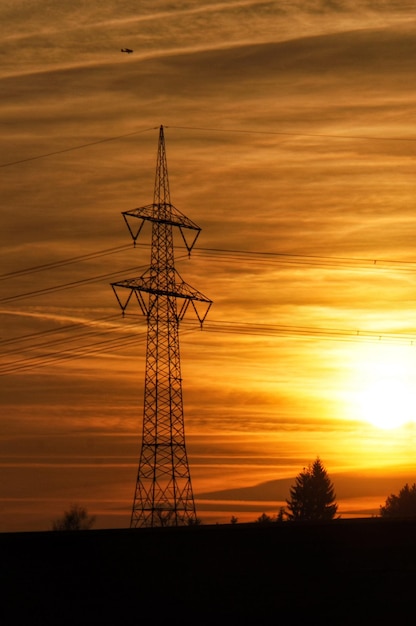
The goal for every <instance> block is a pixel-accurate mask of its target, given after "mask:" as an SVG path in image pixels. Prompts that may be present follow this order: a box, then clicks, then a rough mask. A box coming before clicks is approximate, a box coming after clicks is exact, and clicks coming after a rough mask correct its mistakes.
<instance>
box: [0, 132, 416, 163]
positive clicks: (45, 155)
mask: <svg viewBox="0 0 416 626" xmlns="http://www.w3.org/2000/svg"><path fill="white" fill-rule="evenodd" d="M158 128H159V127H158V126H152V127H150V128H144V129H142V130H135V131H132V132H130V133H124V134H122V135H116V136H114V137H106V138H104V139H97V140H96V141H90V142H88V143H83V144H78V145H76V146H70V147H68V148H62V149H61V150H54V151H53V152H45V153H43V154H38V155H35V156H32V157H26V158H24V159H19V160H17V161H9V162H8V163H1V164H0V167H11V166H12V165H19V164H21V163H27V162H28V161H37V160H38V159H46V158H48V157H50V156H55V155H57V154H64V153H65V152H72V151H74V150H82V149H83V148H88V147H90V146H96V145H98V144H101V143H107V142H109V141H116V140H118V139H124V138H125V137H131V136H133V135H139V134H142V133H146V132H148V131H150V130H157V129H158ZM165 128H173V129H175V130H190V131H204V132H215V133H239V134H249V135H269V136H270V135H273V136H279V135H282V136H286V137H314V138H322V139H358V140H363V141H373V140H374V141H406V142H415V141H416V137H379V136H375V135H338V134H331V133H305V132H302V133H301V132H294V131H273V130H256V129H246V128H212V127H208V126H165Z"/></svg>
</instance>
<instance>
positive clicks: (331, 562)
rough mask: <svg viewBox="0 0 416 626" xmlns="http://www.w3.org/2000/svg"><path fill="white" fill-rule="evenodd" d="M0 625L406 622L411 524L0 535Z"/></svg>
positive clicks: (413, 579)
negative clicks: (0, 598) (0, 601)
mask: <svg viewBox="0 0 416 626" xmlns="http://www.w3.org/2000/svg"><path fill="white" fill-rule="evenodd" d="M0 550H1V580H0V582H1V593H2V598H3V599H2V604H1V612H0V624H2V626H8V625H9V624H13V625H15V624H17V625H20V624H31V625H34V626H37V625H39V626H48V625H50V624H51V625H53V626H60V625H66V624H72V625H73V626H78V625H84V624H88V625H95V624H97V625H98V624H99V625H107V624H112V625H114V626H116V625H119V624H120V625H123V626H128V625H130V624H132V625H136V624H137V625H140V624H149V625H155V624H195V625H217V624H220V625H221V624H226V625H228V626H230V625H234V624H235V625H238V626H240V625H244V624H250V625H251V624H252V625H253V626H258V625H262V624H268V625H269V624H282V623H284V624H285V625H287V624H293V625H295V626H298V625H303V624H312V625H314V624H334V625H339V624H350V625H352V626H357V625H359V624H365V625H371V624H377V626H380V625H383V624H388V623H393V624H397V625H398V624H400V625H402V624H409V625H410V624H412V625H413V624H414V623H415V622H416V520H413V521H386V520H382V519H366V520H336V521H333V522H329V523H318V524H305V523H303V524H296V523H293V522H284V523H281V524H271V525H266V526H261V525H259V524H236V525H234V526H231V525H230V526H227V525H224V526H222V525H219V526H199V527H189V528H165V529H154V530H152V529H141V530H95V531H94V530H91V531H81V532H73V533H64V532H44V533H13V534H8V533H4V534H0Z"/></svg>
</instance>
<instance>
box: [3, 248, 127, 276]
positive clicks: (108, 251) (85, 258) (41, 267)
mask: <svg viewBox="0 0 416 626" xmlns="http://www.w3.org/2000/svg"><path fill="white" fill-rule="evenodd" d="M129 248H131V244H124V245H123V246H117V247H115V248H105V249H104V250H97V251H96V252H89V253H87V254H81V255H78V256H74V257H69V258H68V259H61V260H60V261H52V262H51V263H43V264H42V265H33V266H32V267H27V268H24V269H21V270H15V271H12V272H6V273H4V274H0V280H8V279H9V278H17V277H18V276H24V275H26V274H33V273H35V272H44V271H45V270H50V269H56V268H59V267H63V266H65V265H71V264H72V263H79V262H80V261H89V260H91V259H97V258H99V257H103V256H108V255H110V254H115V253H116V252H121V251H123V250H127V249H129Z"/></svg>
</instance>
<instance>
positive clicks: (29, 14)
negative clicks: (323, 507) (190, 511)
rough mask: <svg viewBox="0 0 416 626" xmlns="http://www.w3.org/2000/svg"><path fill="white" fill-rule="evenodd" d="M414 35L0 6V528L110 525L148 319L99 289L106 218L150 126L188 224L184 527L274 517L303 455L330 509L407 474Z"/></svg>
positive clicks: (140, 164)
mask: <svg viewBox="0 0 416 626" xmlns="http://www.w3.org/2000/svg"><path fill="white" fill-rule="evenodd" d="M415 18H416V9H415V7H414V5H413V3H410V2H408V3H406V2H400V3H398V2H397V3H396V2H387V1H386V2H380V1H377V2H376V1H370V0H368V1H367V2H354V1H348V0H345V1H343V2H342V1H339V2H325V1H323V0H322V1H319V0H316V1H314V2H309V1H308V2H306V0H303V1H299V2H292V1H289V0H288V1H287V2H284V1H283V2H255V1H252V2H251V1H240V2H238V1H236V2H233V1H230V2H200V3H198V6H195V3H194V2H190V1H189V2H186V1H185V2H181V3H176V4H175V8H174V9H172V8H170V4H169V3H167V2H165V1H163V0H160V1H155V0H152V2H150V0H149V1H148V2H147V1H144V2H140V6H139V7H138V6H137V2H123V3H122V6H120V3H116V2H115V1H114V0H102V1H101V2H94V1H93V2H90V3H88V5H86V4H85V3H83V2H76V1H75V2H74V1H72V2H71V3H69V2H67V1H66V0H65V1H62V2H60V3H56V2H53V1H52V0H49V1H47V0H44V1H43V2H42V3H33V2H25V1H23V0H13V2H3V3H2V6H1V7H0V30H1V31H2V32H1V38H0V54H1V60H2V62H1V64H0V86H1V93H2V98H1V101H0V128H1V137H2V142H1V145H2V149H1V159H0V165H1V166H2V167H1V168H0V169H1V174H0V176H1V189H2V213H1V215H2V218H1V219H2V228H1V229H0V238H1V247H0V256H1V263H2V270H1V274H2V276H0V278H1V281H0V285H1V291H0V315H1V326H2V332H1V336H0V341H1V345H2V348H3V351H2V360H1V363H0V373H1V374H2V376H1V390H2V393H1V403H2V410H1V416H0V420H1V428H0V465H1V468H2V476H3V480H2V481H1V486H0V530H1V531H9V530H32V529H34V530H42V529H47V528H49V527H50V523H51V520H52V519H54V518H55V517H57V516H59V515H60V514H61V513H62V511H63V510H64V509H65V508H66V507H67V506H69V505H70V504H71V503H72V502H77V503H79V504H82V505H84V506H87V508H88V510H89V511H90V512H91V513H93V514H96V515H97V527H117V526H119V527H126V526H128V524H129V518H130V509H131V505H132V498H133V493H134V487H135V480H136V472H137V462H138V455H139V434H140V429H141V419H142V415H141V414H142V392H143V375H144V338H145V326H144V323H143V320H142V319H140V318H139V317H138V315H136V312H135V311H134V310H133V309H130V310H129V314H128V315H127V316H126V318H125V319H124V320H123V319H122V318H121V316H120V313H119V308H118V305H117V302H116V301H115V298H114V296H113V293H112V291H111V288H110V286H109V283H110V282H111V281H114V280H117V279H121V278H130V277H132V276H135V275H138V274H139V273H141V272H140V271H139V269H138V268H140V267H142V266H144V265H146V264H147V263H148V254H149V248H148V247H146V246H144V245H139V246H137V247H136V248H135V249H134V248H133V247H132V246H130V245H129V244H130V238H129V234H128V232H127V229H126V228H125V225H124V223H123V220H122V218H121V211H126V210H130V209H133V208H135V207H139V206H142V205H145V204H148V203H149V202H151V200H152V197H153V182H154V171H155V160H156V150H157V138H158V131H157V129H158V127H159V125H160V124H163V125H164V126H165V137H166V146H167V156H168V165H169V174H170V184H171V197H172V202H173V203H174V204H175V206H176V207H177V208H178V209H179V210H180V211H182V212H183V213H185V215H187V216H188V217H189V218H190V219H192V220H193V221H195V222H196V223H197V224H198V225H200V226H201V227H202V233H201V235H200V238H199V240H198V243H197V246H196V249H195V252H194V253H193V255H192V257H191V259H190V260H189V259H187V258H182V256H183V250H181V249H180V248H178V251H177V269H178V270H179V272H180V274H181V275H182V276H183V278H184V279H185V280H186V281H187V282H188V283H190V284H191V285H193V286H194V287H196V288H197V289H199V290H200V291H201V292H202V293H204V294H205V295H207V296H208V297H210V298H212V299H213V301H214V306H213V308H212V309H211V311H210V314H209V318H208V320H207V323H206V327H205V330H204V332H200V331H199V330H198V329H197V328H196V325H195V323H194V321H193V320H192V319H188V320H187V321H186V322H185V323H184V324H183V327H182V334H181V354H182V374H183V379H184V383H183V384H184V401H185V419H186V434H187V445H188V455H189V460H190V465H191V475H192V480H193V486H194V493H195V497H196V501H197V509H198V514H199V516H200V517H201V518H202V520H203V521H204V520H205V521H217V520H218V521H229V519H230V517H231V515H236V516H237V517H238V518H239V519H241V520H243V519H255V518H256V517H258V515H260V513H262V512H263V511H268V512H270V513H275V512H277V511H278V508H279V506H280V504H281V503H282V502H283V501H284V499H285V498H286V497H287V496H288V485H289V484H290V482H291V481H293V480H294V477H295V476H296V474H297V473H298V472H299V471H301V470H302V468H303V467H304V466H306V465H308V464H309V463H310V462H311V461H313V460H314V459H315V458H316V456H318V455H319V456H320V457H321V459H322V461H323V463H324V465H325V466H326V468H327V470H328V472H329V474H330V476H331V478H332V479H333V481H334V483H335V490H336V492H337V496H338V500H339V504H340V513H341V515H343V516H347V515H371V514H374V513H377V511H378V507H379V505H380V504H383V503H384V501H385V498H386V497H387V495H388V494H389V493H391V492H392V491H396V492H397V491H398V490H399V488H400V487H401V486H402V485H403V484H404V483H405V482H414V481H415V480H416V462H415V455H414V449H415V445H414V444H415V434H414V428H415V423H416V399H415V397H414V395H415V392H414V390H416V330H415V326H414V308H415V292H414V285H413V283H414V276H415V272H416V254H415V252H414V249H413V246H414V241H415V234H416V232H415V231H416V222H415V219H414V210H413V204H414V197H415V191H416V189H415V182H414V180H415V179H414V154H415V150H416V133H415V132H414V128H413V118H414V109H415V105H416V92H415V89H414V80H413V75H414V58H415V48H416V38H415V34H416V32H415V31H416V22H415ZM125 46H127V47H130V48H133V49H134V53H133V54H131V55H124V54H121V52H120V48H122V47H125ZM106 140H109V141H106ZM47 155H49V156H47ZM142 242H143V243H144V242H145V238H143V239H142ZM109 249H114V250H113V251H112V252H111V253H108V254H107V253H106V254H103V251H106V250H109ZM86 255H90V256H89V257H88V258H87V257H86ZM75 257H82V259H78V260H76V259H75ZM70 259H73V260H74V261H73V262H71V263H69V262H67V261H68V260H70ZM44 265H45V266H47V267H42V268H40V267H39V266H44ZM36 268H37V269H36ZM35 269H36V271H34V270H35ZM26 270H30V271H26ZM32 270H33V271H32ZM58 288H59V289H58ZM25 294H26V295H25ZM27 294H30V295H27ZM21 296H25V297H21ZM137 314H138V311H137ZM105 342H107V343H105ZM75 356H77V357H78V358H73V357H75ZM392 416H393V418H394V423H391V418H392ZM380 420H383V421H384V423H383V425H384V426H387V427H388V428H387V429H386V428H380ZM374 421H376V422H377V424H374V423H372V422H374ZM393 426H395V427H393ZM274 480H275V481H277V482H276V483H275V484H273V485H271V486H270V485H268V484H267V483H268V481H274ZM288 481H289V482H288ZM263 483H266V484H263ZM249 487H250V488H253V490H251V491H250V492H247V491H238V490H239V489H240V490H241V489H243V490H245V489H246V488H249ZM230 490H231V491H230ZM223 491H226V493H223V494H221V492H223ZM206 494H209V495H206Z"/></svg>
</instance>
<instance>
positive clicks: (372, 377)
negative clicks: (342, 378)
mask: <svg viewBox="0 0 416 626" xmlns="http://www.w3.org/2000/svg"><path fill="white" fill-rule="evenodd" d="M356 389H357V392H356V394H355V400H356V411H357V415H356V417H358V418H359V419H361V420H363V421H365V422H367V423H369V424H373V425H374V426H377V427H378V428H382V429H386V430H389V429H393V428H399V427H400V426H403V425H404V424H408V423H410V422H415V423H416V351H415V348H414V347H412V346H376V347H375V348H374V349H367V350H366V354H365V355H363V359H362V361H361V362H360V363H359V366H358V380H357V383H356Z"/></svg>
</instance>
